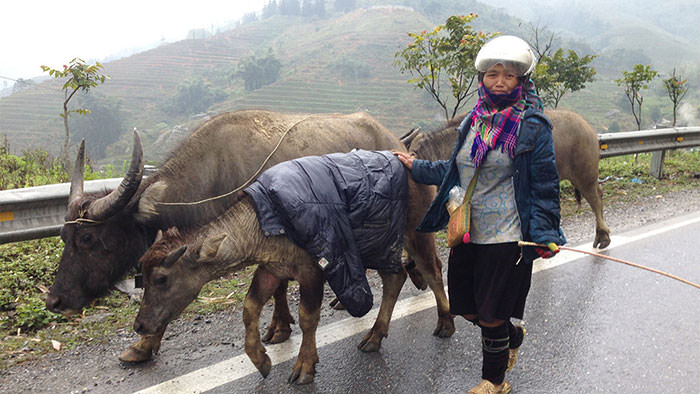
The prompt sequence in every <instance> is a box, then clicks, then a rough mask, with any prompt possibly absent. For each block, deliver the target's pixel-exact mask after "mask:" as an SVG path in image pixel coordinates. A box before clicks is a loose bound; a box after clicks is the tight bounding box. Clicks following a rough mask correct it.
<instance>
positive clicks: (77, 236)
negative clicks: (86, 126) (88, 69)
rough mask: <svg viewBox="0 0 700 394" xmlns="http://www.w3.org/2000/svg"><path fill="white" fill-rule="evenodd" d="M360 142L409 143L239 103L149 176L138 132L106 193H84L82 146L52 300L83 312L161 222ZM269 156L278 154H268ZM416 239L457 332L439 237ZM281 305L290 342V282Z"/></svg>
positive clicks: (147, 343) (194, 217) (357, 120)
mask: <svg viewBox="0 0 700 394" xmlns="http://www.w3.org/2000/svg"><path fill="white" fill-rule="evenodd" d="M355 148H359V149H367V150H390V149H397V150H403V149H405V147H404V146H403V144H402V143H401V142H400V141H399V139H398V138H397V137H396V136H394V135H393V134H392V133H391V132H390V131H389V130H387V129H386V128H385V127H383V126H382V125H381V124H379V123H378V122H377V121H376V120H375V119H374V118H372V117H371V116H369V115H368V114H366V113H356V114H351V115H332V114H329V115H306V114H281V113H274V112H269V111H255V110H248V111H236V112H231V113H226V114H222V115H219V116H216V117H214V118H213V119H211V120H209V121H207V122H206V123H204V124H203V125H202V126H201V127H199V128H198V129H197V130H196V131H195V132H194V133H193V134H192V135H190V136H189V137H188V138H187V140H186V141H185V142H184V143H183V144H182V145H181V146H180V147H179V148H177V149H176V150H174V151H173V152H172V154H171V155H170V157H169V159H168V160H167V161H166V162H165V163H164V164H163V165H162V166H161V167H160V168H159V170H158V171H157V172H156V173H155V174H154V175H152V176H149V177H148V178H146V179H145V180H143V181H142V175H143V152H142V148H141V143H140V139H139V136H138V133H136V132H135V133H134V149H133V156H132V160H131V165H130V167H129V170H128V172H127V174H126V176H125V177H124V180H123V181H122V183H121V184H120V185H119V187H118V188H117V189H115V190H114V191H112V192H111V193H99V194H93V193H84V192H83V170H82V169H83V165H84V153H83V152H84V151H83V150H82V149H81V152H80V153H79V154H78V160H77V162H76V166H75V171H74V173H73V175H72V179H71V191H70V197H69V204H68V211H67V213H66V216H65V219H66V224H65V225H64V226H63V229H62V230H61V237H62V239H63V241H64V242H65V247H64V250H63V254H62V256H61V260H60V263H59V268H58V272H57V274H56V279H55V281H54V284H53V285H52V286H51V289H50V294H49V296H48V298H47V300H46V305H47V307H48V308H49V309H50V310H51V311H54V312H60V313H65V314H69V313H72V312H76V311H79V310H80V309H81V308H82V307H84V306H85V305H86V304H87V303H89V302H90V301H92V300H94V299H95V298H98V297H101V296H103V295H105V294H106V293H107V292H108V291H109V290H110V289H111V288H112V286H113V285H114V284H115V283H116V282H117V281H119V280H120V279H122V278H123V277H124V276H125V275H126V274H127V273H128V271H129V270H130V269H132V268H134V267H135V266H136V265H137V262H138V259H139V258H140V257H141V255H142V254H143V253H144V252H145V251H146V250H147V249H148V247H149V246H150V245H151V244H152V243H153V241H154V239H155V236H156V233H157V231H158V230H159V229H167V228H169V227H171V226H177V227H178V228H181V229H187V228H192V227H195V226H198V225H201V224H204V223H207V222H209V221H211V220H214V219H215V218H216V217H217V216H219V215H220V214H221V213H223V212H224V211H225V210H226V209H227V208H228V207H229V206H230V205H231V203H232V201H233V196H234V195H235V194H232V195H231V196H229V197H226V198H219V199H213V200H210V201H207V202H203V203H197V204H189V202H199V201H202V200H206V199H209V198H211V197H214V196H220V195H224V194H226V193H228V192H229V191H231V190H233V189H235V188H236V187H238V186H241V185H242V184H244V183H245V182H246V181H247V180H248V179H250V178H251V177H252V176H253V175H254V174H256V172H257V171H258V170H264V169H267V168H269V167H271V166H272V165H274V164H277V163H280V162H283V161H287V160H290V159H294V158H298V157H302V156H309V155H322V154H326V153H332V152H348V151H350V150H352V149H355ZM266 158H269V160H268V161H265V159H266ZM263 163H264V165H263ZM423 198H425V199H426V200H427V201H430V200H431V199H432V195H431V193H427V194H426V195H425V196H424V197H423ZM181 202H185V204H179V203H181ZM168 204H174V205H168ZM418 216H420V215H418ZM418 220H420V218H418V217H417V218H415V219H413V222H412V221H411V219H409V226H411V224H412V223H413V226H414V227H411V228H415V225H416V224H417V221H418ZM415 240H416V241H415V243H413V244H410V245H406V246H405V247H406V249H407V251H408V253H409V255H410V257H411V259H412V260H414V261H415V262H416V267H417V270H418V271H419V272H420V273H421V274H422V276H423V277H424V278H425V280H426V281H427V285H428V286H430V288H431V289H432V291H433V292H434V294H435V298H436V301H437V307H438V323H437V327H436V329H435V331H434V334H435V335H437V336H440V337H448V336H450V335H452V333H453V332H454V322H453V319H452V317H451V315H450V313H449V306H448V302H447V297H446V295H445V291H444V287H443V286H444V285H443V281H442V272H441V263H440V260H439V259H438V257H437V255H436V253H435V241H434V238H433V235H432V234H424V233H416V237H415ZM404 278H405V277H404ZM392 307H393V305H392ZM275 308H276V309H275V312H274V314H273V320H272V322H271V323H270V325H269V326H268V331H267V333H266V334H265V336H264V338H265V339H266V340H268V341H271V342H281V341H284V340H286V339H287V338H288V337H289V335H290V332H291V329H290V324H291V323H293V319H292V317H291V315H290V313H289V308H288V306H287V299H286V282H283V283H282V284H281V286H280V287H279V288H278V289H277V292H275ZM389 315H390V314H389ZM389 319H390V316H384V315H381V314H380V316H379V317H378V320H377V324H375V327H374V328H373V329H372V331H371V332H370V333H369V334H368V339H367V340H366V341H364V345H363V346H362V349H363V350H365V351H376V350H377V349H379V347H380V345H381V340H382V338H383V337H385V336H386V331H387V330H388V322H389ZM161 335H162V333H156V334H154V335H152V336H148V337H143V338H142V339H141V340H140V341H139V342H138V343H137V344H134V345H132V346H131V347H130V348H129V349H128V350H127V351H125V352H124V353H123V354H122V355H121V356H120V358H121V359H122V360H124V361H130V362H135V361H144V360H147V359H148V358H150V357H151V354H152V352H154V351H157V349H158V346H159V343H160V339H161V337H160V336H161Z"/></svg>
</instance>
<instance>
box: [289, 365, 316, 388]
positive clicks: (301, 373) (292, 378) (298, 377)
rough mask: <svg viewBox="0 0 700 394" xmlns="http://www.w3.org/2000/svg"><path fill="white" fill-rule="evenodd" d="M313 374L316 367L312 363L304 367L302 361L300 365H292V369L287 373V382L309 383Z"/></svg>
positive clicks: (312, 379)
mask: <svg viewBox="0 0 700 394" xmlns="http://www.w3.org/2000/svg"><path fill="white" fill-rule="evenodd" d="M305 370H306V371H305ZM315 375H316V369H315V368H314V366H313V365H312V366H311V367H306V368H305V367H304V364H303V363H302V364H301V366H298V365H294V369H293V370H292V373H291V374H290V375H289V378H288V379H287V382H288V383H289V384H297V385H302V384H309V383H313V381H314V376H315Z"/></svg>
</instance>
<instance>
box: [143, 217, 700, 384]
mask: <svg viewBox="0 0 700 394" xmlns="http://www.w3.org/2000/svg"><path fill="white" fill-rule="evenodd" d="M699 218H700V213H697V214H693V215H689V216H684V217H681V218H677V219H674V220H672V221H670V222H666V223H661V224H658V225H654V226H653V227H651V226H650V227H646V228H642V229H639V230H637V231H635V232H632V233H626V234H621V235H620V236H617V237H613V242H612V245H611V248H609V249H608V250H606V251H604V252H603V253H605V254H608V255H610V256H614V257H617V258H621V259H625V260H629V261H632V262H635V263H637V264H642V265H646V266H650V267H654V268H656V269H660V270H662V271H666V272H669V273H672V274H675V275H677V276H680V277H683V278H685V279H688V280H691V281H693V282H696V283H698V282H700V257H698V256H699V255H700V219H699ZM659 228H662V229H661V230H659ZM569 246H572V247H573V246H575V245H569ZM585 249H586V250H590V249H588V248H587V247H586V248H585ZM535 271H536V272H535V274H534V276H533V284H532V288H531V290H530V295H529V297H528V304H527V306H526V310H525V323H524V324H525V326H526V327H527V330H528V335H527V337H526V338H525V342H524V344H523V346H522V348H521V352H520V357H519V361H518V364H517V366H516V367H515V368H514V369H513V370H512V371H511V372H510V373H508V374H507V376H506V380H507V381H509V382H510V383H511V384H512V385H513V391H512V392H513V393H612V392H614V393H698V392H700V308H698V306H697V305H698V301H700V289H697V288H693V287H691V286H688V285H686V284H683V283H680V282H678V281H675V280H672V279H669V278H667V277H664V276H660V275H658V274H654V273H651V272H648V271H644V270H640V269H637V268H633V267H630V266H627V265H623V264H620V263H616V262H610V261H607V260H603V259H600V258H596V257H591V256H586V255H581V254H575V253H571V252H568V253H567V252H562V253H560V254H559V255H558V256H557V257H556V258H555V259H551V260H548V261H546V264H542V263H541V262H539V263H537V264H536V266H535ZM418 294H420V295H418V296H415V297H412V298H408V299H403V300H402V301H401V302H400V304H399V305H397V309H396V310H395V313H394V315H395V320H394V321H393V322H392V324H391V328H390V332H389V337H388V338H386V339H385V340H384V341H383V343H382V349H381V350H380V352H379V353H371V354H367V353H362V352H360V351H359V350H357V349H356V345H357V344H358V343H359V342H360V340H361V339H362V337H363V335H364V333H365V330H366V329H367V328H368V327H369V326H370V325H371V322H372V321H373V318H365V319H348V320H342V321H341V323H338V322H336V323H333V324H335V325H336V326H332V327H330V328H328V327H319V334H318V343H319V358H320V362H319V364H318V365H317V373H316V380H315V382H314V383H312V384H310V385H306V386H290V385H289V384H287V376H288V375H289V373H290V372H291V368H292V365H293V363H294V359H295V357H296V350H297V349H298V338H297V337H294V338H293V339H295V341H292V342H289V343H285V344H280V345H274V346H267V349H268V354H270V356H271V357H272V359H273V364H274V363H275V362H276V364H274V365H273V367H272V371H271V373H270V375H269V376H268V377H267V378H265V379H263V378H262V377H261V376H260V374H259V373H258V372H257V370H255V368H254V367H253V366H252V363H250V361H249V360H248V359H247V357H246V356H245V354H241V355H239V356H236V357H234V358H228V357H231V356H228V357H223V358H222V357H217V360H212V361H211V362H209V363H207V360H197V362H194V363H193V365H192V368H191V369H189V370H188V371H184V372H176V371H174V370H172V369H171V368H169V367H168V365H167V363H165V362H163V360H161V361H160V362H157V363H153V364H151V366H150V367H147V368H145V369H141V370H139V373H138V374H136V375H137V376H138V377H139V378H140V379H138V380H137V381H134V382H132V383H133V387H134V390H138V389H145V390H144V392H164V393H165V392H168V393H172V392H178V390H182V391H180V392H190V393H191V392H209V393H300V392H301V393H464V392H466V391H467V390H468V389H469V388H470V387H471V386H473V385H475V384H476V383H478V382H479V380H480V368H481V342H480V336H479V330H478V329H477V328H476V327H474V326H472V325H471V324H470V323H467V322H465V321H464V320H462V319H457V320H456V323H457V332H456V333H455V334H454V335H453V336H452V337H451V338H448V339H440V338H436V337H433V336H432V335H431V333H432V330H433V328H434V325H435V309H434V301H433V298H432V294H431V293H429V292H427V293H418ZM396 317H398V318H397V319H396ZM323 323H324V322H322V324H323ZM348 327H349V329H348ZM346 329H348V330H346ZM294 334H296V335H298V334H299V331H298V327H297V326H295V332H294ZM216 362H221V363H222V364H220V365H219V369H214V368H212V367H211V366H210V365H211V364H214V363H216ZM198 368H201V369H198ZM188 372H189V373H190V375H188V376H185V377H177V376H178V375H179V374H181V373H188ZM135 378H136V376H135ZM160 382H165V383H162V384H161V385H156V384H157V383H160Z"/></svg>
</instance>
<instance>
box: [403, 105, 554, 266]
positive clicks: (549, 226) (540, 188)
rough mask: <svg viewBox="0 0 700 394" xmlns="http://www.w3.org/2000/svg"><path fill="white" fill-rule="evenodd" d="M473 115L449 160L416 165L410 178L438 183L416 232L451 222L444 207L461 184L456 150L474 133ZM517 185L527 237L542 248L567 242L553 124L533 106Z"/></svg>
mask: <svg viewBox="0 0 700 394" xmlns="http://www.w3.org/2000/svg"><path fill="white" fill-rule="evenodd" d="M469 120H471V114H469V115H467V117H465V118H464V120H463V121H462V123H461V124H460V125H459V128H458V131H459V137H458V139H457V144H456V145H455V148H454V150H453V151H452V155H450V159H449V160H438V161H429V160H419V159H415V160H414V161H413V168H412V171H411V174H412V175H413V178H414V179H415V180H416V181H417V182H420V183H424V184H429V185H439V186H440V187H439V189H438V192H437V195H436V196H435V199H434V200H433V202H432V204H431V205H430V207H429V208H428V212H427V213H426V215H425V217H424V218H423V221H422V222H421V223H420V224H419V225H418V228H417V230H418V231H423V232H433V231H438V230H440V229H442V228H444V227H445V226H446V225H447V222H448V221H449V214H448V213H447V209H446V208H445V203H446V202H447V200H448V199H449V191H450V189H452V187H453V186H455V185H458V184H459V173H458V170H457V166H456V165H455V157H456V155H457V152H458V151H459V149H460V148H461V147H462V145H463V144H464V141H465V140H466V137H467V134H468V133H469V130H470V125H469ZM513 186H514V191H515V201H516V204H517V207H518V215H519V216H520V227H521V232H522V239H523V240H524V241H532V242H537V243H541V244H547V243H549V242H554V243H556V244H557V245H563V244H564V243H565V242H566V239H565V238H564V234H563V232H562V231H561V228H560V226H559V223H560V211H559V173H558V172H557V167H556V162H555V160H554V140H553V139H552V123H551V122H550V121H549V119H547V117H545V116H544V114H543V113H542V112H540V111H537V110H535V109H534V108H528V109H527V110H526V111H525V114H524V116H523V120H522V121H521V123H520V130H519V132H518V139H517V143H516V146H515V157H514V158H513ZM524 249H525V250H524V252H523V259H524V260H525V261H526V262H531V261H532V260H534V259H535V258H536V257H538V256H537V254H536V253H535V251H534V249H533V248H524Z"/></svg>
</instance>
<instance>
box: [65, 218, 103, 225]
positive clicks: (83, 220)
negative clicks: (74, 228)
mask: <svg viewBox="0 0 700 394" xmlns="http://www.w3.org/2000/svg"><path fill="white" fill-rule="evenodd" d="M100 223H102V222H100V221H97V220H92V219H87V218H77V219H75V220H71V221H70V222H65V223H63V224H100Z"/></svg>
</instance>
